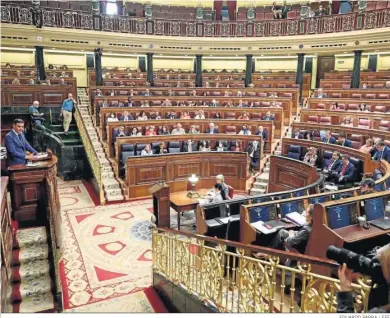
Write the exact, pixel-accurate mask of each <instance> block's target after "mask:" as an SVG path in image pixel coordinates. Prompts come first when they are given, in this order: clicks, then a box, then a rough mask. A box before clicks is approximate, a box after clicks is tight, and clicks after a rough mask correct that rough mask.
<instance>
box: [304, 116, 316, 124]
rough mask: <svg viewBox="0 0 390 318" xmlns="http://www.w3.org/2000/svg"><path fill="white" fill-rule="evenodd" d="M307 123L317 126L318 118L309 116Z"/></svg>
mask: <svg viewBox="0 0 390 318" xmlns="http://www.w3.org/2000/svg"><path fill="white" fill-rule="evenodd" d="M307 123H309V124H318V116H309V118H308V119H307Z"/></svg>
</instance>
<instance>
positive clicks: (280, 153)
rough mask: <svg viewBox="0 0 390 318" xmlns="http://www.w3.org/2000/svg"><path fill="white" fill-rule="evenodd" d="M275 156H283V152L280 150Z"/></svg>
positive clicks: (276, 151)
mask: <svg viewBox="0 0 390 318" xmlns="http://www.w3.org/2000/svg"><path fill="white" fill-rule="evenodd" d="M274 154H275V156H281V155H282V152H281V151H280V150H275V153H274Z"/></svg>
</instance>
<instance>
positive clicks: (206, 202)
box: [198, 199, 210, 206]
mask: <svg viewBox="0 0 390 318" xmlns="http://www.w3.org/2000/svg"><path fill="white" fill-rule="evenodd" d="M198 202H199V205H200V206H203V205H206V204H209V203H210V200H208V199H198Z"/></svg>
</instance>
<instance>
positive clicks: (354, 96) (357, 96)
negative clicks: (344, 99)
mask: <svg viewBox="0 0 390 318" xmlns="http://www.w3.org/2000/svg"><path fill="white" fill-rule="evenodd" d="M352 98H362V94H357V93H353V94H352Z"/></svg>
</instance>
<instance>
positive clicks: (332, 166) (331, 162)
mask: <svg viewBox="0 0 390 318" xmlns="http://www.w3.org/2000/svg"><path fill="white" fill-rule="evenodd" d="M340 165H342V161H341V155H340V153H339V152H338V151H334V152H333V153H332V158H330V159H328V160H326V162H325V165H324V169H323V172H324V173H332V171H338V169H339V167H340Z"/></svg>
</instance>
